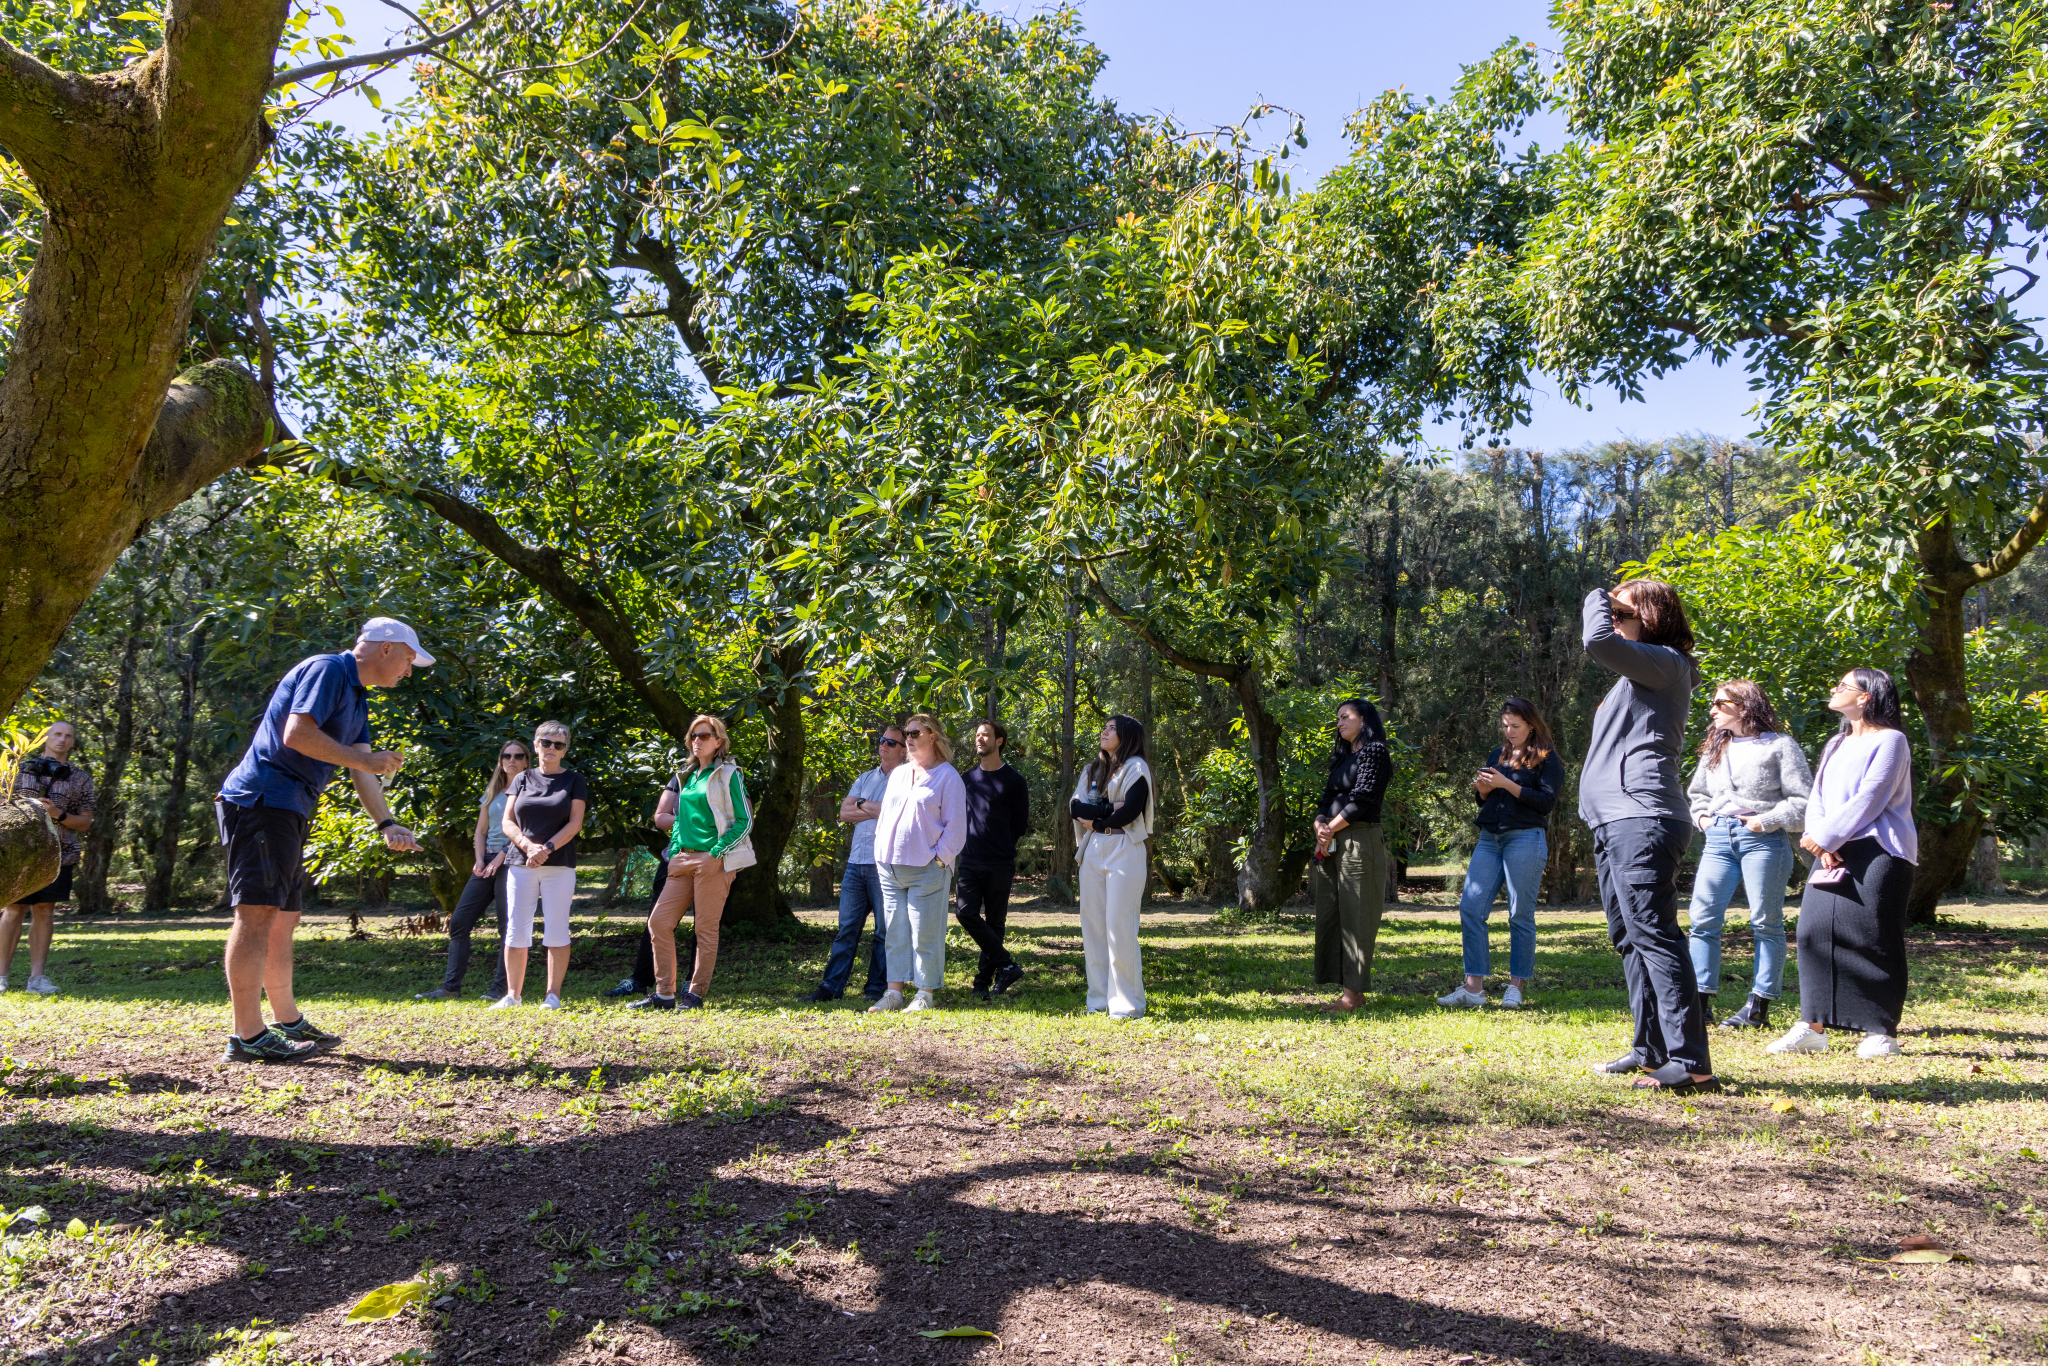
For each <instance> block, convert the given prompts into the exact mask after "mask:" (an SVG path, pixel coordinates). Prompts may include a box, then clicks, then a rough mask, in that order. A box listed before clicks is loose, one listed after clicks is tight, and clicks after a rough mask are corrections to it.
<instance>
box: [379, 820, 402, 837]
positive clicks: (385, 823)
mask: <svg viewBox="0 0 2048 1366" xmlns="http://www.w3.org/2000/svg"><path fill="white" fill-rule="evenodd" d="M396 824H398V822H397V821H395V820H393V819H391V818H390V817H389V816H386V817H385V818H384V819H383V820H381V821H378V822H377V833H378V834H380V835H381V834H383V833H384V832H385V831H386V830H389V829H390V828H391V827H392V826H394V825H396Z"/></svg>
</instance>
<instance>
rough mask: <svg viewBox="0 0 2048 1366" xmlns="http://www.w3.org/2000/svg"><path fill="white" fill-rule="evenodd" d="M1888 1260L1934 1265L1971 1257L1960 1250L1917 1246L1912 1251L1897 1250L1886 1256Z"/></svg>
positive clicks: (1966, 1260)
mask: <svg viewBox="0 0 2048 1366" xmlns="http://www.w3.org/2000/svg"><path fill="white" fill-rule="evenodd" d="M1885 1260H1886V1261H1888V1262H1903V1263H1906V1264H1907V1265H1912V1266H1919V1265H1926V1266H1933V1265H1936V1264H1938V1263H1941V1262H1965V1263H1967V1262H1968V1261H1969V1260H1970V1259H1969V1258H1968V1257H1965V1256H1964V1255H1963V1254H1962V1253H1960V1252H1945V1251H1943V1250H1942V1249H1941V1248H1938V1247H1916V1248H1914V1249H1912V1250H1911V1251H1910V1252H1896V1253H1893V1254H1892V1255H1891V1256H1889V1257H1887V1258H1885Z"/></svg>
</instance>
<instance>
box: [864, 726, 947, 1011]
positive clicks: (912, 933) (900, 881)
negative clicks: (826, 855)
mask: <svg viewBox="0 0 2048 1366" xmlns="http://www.w3.org/2000/svg"><path fill="white" fill-rule="evenodd" d="M903 739H904V741H905V743H906V744H907V746H908V748H909V751H910V754H909V762H908V763H903V764H898V765H897V766H896V771H895V772H894V773H891V774H890V775H889V786H888V787H887V789H885V790H884V791H883V793H882V814H881V815H879V816H877V817H876V818H875V872H876V873H877V874H878V875H879V880H880V882H881V884H882V922H883V926H884V930H885V934H886V936H887V939H888V952H889V989H888V990H887V991H885V992H883V993H882V999H881V1000H879V1001H877V1002H875V1003H874V1004H873V1005H871V1006H869V1007H868V1009H869V1010H871V1011H882V1010H903V1009H905V1008H906V1006H905V1004H904V1000H903V989H904V988H905V987H907V986H909V985H911V983H912V982H913V981H915V983H916V985H917V995H916V996H915V997H913V998H912V999H911V1001H910V1003H909V1005H908V1007H907V1008H908V1009H910V1010H930V1009H932V1007H933V1005H934V1002H933V1000H932V993H933V992H934V991H937V990H938V989H939V988H940V987H942V986H944V985H945V982H946V919H947V916H948V914H949V913H950V911H951V909H952V908H951V905H950V903H951V900H952V898H951V896H950V895H949V893H948V888H949V884H950V883H951V880H952V875H953V861H954V860H955V859H957V858H958V857H959V856H960V849H961V846H963V845H965V844H966V843H967V785H966V784H965V783H964V782H962V781H961V780H960V770H958V769H956V768H954V767H953V765H952V764H951V763H950V762H948V761H949V760H950V759H952V757H953V743H952V741H950V740H948V739H947V738H946V732H945V731H944V730H942V729H941V728H940V726H939V722H938V718H937V717H934V716H928V715H926V714H924V713H923V712H920V713H918V714H917V715H916V716H913V717H911V718H910V719H909V720H908V721H906V722H904V723H903Z"/></svg>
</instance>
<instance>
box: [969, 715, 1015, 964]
mask: <svg viewBox="0 0 2048 1366" xmlns="http://www.w3.org/2000/svg"><path fill="white" fill-rule="evenodd" d="M1009 739H1010V732H1009V731H1008V730H1006V729H1005V728H1004V727H1003V723H1002V722H1000V721H983V722H981V723H979V724H978V725H976V726H975V728H974V757H975V759H976V761H977V762H976V763H975V765H974V767H972V768H970V769H968V770H967V771H966V772H965V773H964V774H962V775H961V780H962V782H963V783H965V785H966V787H967V844H966V845H965V847H963V848H962V849H961V850H960V863H959V872H958V876H957V878H956V880H955V883H954V889H955V892H956V895H957V897H958V900H957V902H956V903H955V911H956V914H958V916H959V917H960V925H961V928H963V929H965V930H966V931H967V933H968V936H969V937H970V938H972V939H973V940H974V942H975V943H976V944H977V945H979V946H980V948H981V962H980V963H979V964H978V965H977V966H976V967H975V969H974V994H975V995H976V996H979V997H980V998H981V999H982V1000H984V1001H986V1000H987V999H988V997H989V991H990V990H991V989H993V990H995V991H998V992H1006V991H1008V990H1009V989H1010V988H1011V987H1013V986H1015V985H1016V984H1017V983H1018V982H1019V981H1020V980H1021V979H1022V978H1023V976H1024V969H1022V968H1020V967H1018V966H1017V964H1016V961H1015V960H1014V959H1012V958H1011V957H1010V952H1009V950H1008V949H1005V948H1004V947H1003V925H1004V922H1005V921H1007V920H1008V919H1009V917H1010V884H1011V883H1012V882H1014V881H1015V880H1016V877H1017V841H1018V839H1019V838H1020V837H1021V836H1022V835H1023V834H1024V832H1025V831H1027V830H1029V829H1030V828H1031V789H1030V787H1029V786H1027V785H1026V783H1025V782H1024V775H1023V774H1021V773H1019V772H1018V771H1017V770H1016V769H1014V768H1011V767H1010V763H1009V761H1008V760H1007V759H1005V758H1004V757H1003V747H1004V746H1005V745H1006V744H1008V743H1009Z"/></svg>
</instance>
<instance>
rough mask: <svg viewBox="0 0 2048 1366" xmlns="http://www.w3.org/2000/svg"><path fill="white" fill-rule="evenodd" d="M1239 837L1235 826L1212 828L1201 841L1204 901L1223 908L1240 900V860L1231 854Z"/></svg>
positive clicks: (1215, 826)
mask: <svg viewBox="0 0 2048 1366" xmlns="http://www.w3.org/2000/svg"><path fill="white" fill-rule="evenodd" d="M1240 833H1242V832H1240V831H1239V830H1238V828H1237V827H1236V826H1234V825H1212V826H1210V827H1209V830H1208V833H1207V835H1206V836H1205V837H1204V838H1203V841H1202V844H1203V851H1202V884H1201V892H1202V900H1204V901H1208V902H1212V903H1214V904H1216V905H1218V906H1221V905H1223V904H1224V903H1226V902H1230V901H1235V900H1236V899H1237V859H1236V858H1235V857H1234V856H1233V854H1232V850H1233V848H1234V847H1235V846H1236V844H1237V837H1238V835H1239V834H1240Z"/></svg>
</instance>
